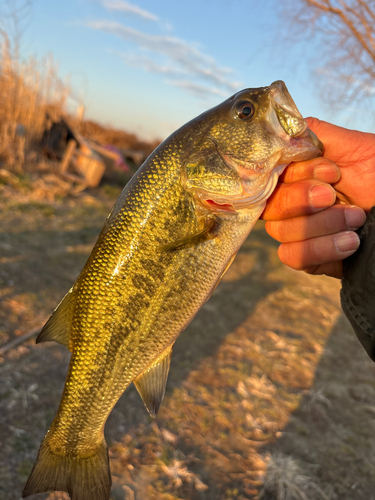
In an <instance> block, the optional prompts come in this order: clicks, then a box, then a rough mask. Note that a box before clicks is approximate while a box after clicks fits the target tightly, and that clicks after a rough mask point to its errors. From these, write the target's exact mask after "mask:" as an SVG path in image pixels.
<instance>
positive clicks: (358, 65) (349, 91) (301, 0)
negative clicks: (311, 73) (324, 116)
mask: <svg viewBox="0 0 375 500" xmlns="http://www.w3.org/2000/svg"><path fill="white" fill-rule="evenodd" d="M279 6H280V7H279V8H280V9H281V14H282V18H283V20H284V26H286V28H287V29H288V32H289V35H288V37H289V39H290V33H291V32H292V33H293V34H294V36H297V37H298V39H299V40H301V39H305V40H306V41H309V43H312V44H313V45H314V46H315V47H316V54H317V55H316V61H315V63H316V66H317V67H318V70H317V73H318V76H319V80H320V82H321V83H323V89H324V92H325V94H326V96H327V97H329V98H330V99H332V97H334V98H336V101H337V100H338V99H339V100H341V101H342V99H343V98H345V97H346V98H348V99H353V98H364V97H370V98H371V97H373V98H374V97H375V0H292V1H281V2H279ZM339 90H341V92H339ZM344 100H345V99H344Z"/></svg>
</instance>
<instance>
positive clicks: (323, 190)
mask: <svg viewBox="0 0 375 500" xmlns="http://www.w3.org/2000/svg"><path fill="white" fill-rule="evenodd" d="M335 199H336V194H335V191H334V189H333V188H332V187H331V186H327V185H325V186H323V185H318V186H313V187H312V188H311V189H310V193H309V201H310V205H311V206H312V207H313V208H327V207H330V206H331V205H333V203H334V202H335Z"/></svg>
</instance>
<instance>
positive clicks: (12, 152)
mask: <svg viewBox="0 0 375 500" xmlns="http://www.w3.org/2000/svg"><path fill="white" fill-rule="evenodd" d="M0 50H1V54H0V161H2V162H3V163H5V164H6V165H7V166H8V168H12V169H13V170H16V171H20V170H21V167H22V165H23V163H24V161H25V152H26V151H27V150H28V148H29V147H30V145H32V144H33V142H34V141H35V140H37V139H39V138H40V136H41V133H42V131H43V125H44V119H45V112H46V111H47V110H48V111H49V112H50V114H51V115H56V114H57V115H58V114H61V113H62V112H63V110H64V107H65V103H66V100H67V98H68V95H69V87H68V85H67V84H65V83H63V82H62V81H61V79H60V78H59V76H58V67H57V65H56V64H55V63H54V61H53V58H52V56H49V57H46V58H44V59H42V60H41V61H38V60H36V59H35V58H33V57H30V58H29V59H28V60H26V61H23V62H21V61H20V60H19V59H18V58H15V57H13V56H12V47H11V43H10V41H9V38H8V37H7V36H6V35H5V34H3V41H2V44H1V47H0Z"/></svg>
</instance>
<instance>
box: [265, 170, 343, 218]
mask: <svg viewBox="0 0 375 500" xmlns="http://www.w3.org/2000/svg"><path fill="white" fill-rule="evenodd" d="M335 200H336V193H335V190H334V189H333V187H332V186H330V185H329V184H325V183H323V182H320V181H314V180H311V179H308V180H305V181H297V182H293V183H291V184H285V183H279V184H278V185H277V186H276V189H275V191H274V192H273V194H272V195H271V196H270V198H269V199H268V201H267V205H266V208H265V210H264V212H263V214H262V217H261V218H262V219H264V220H284V219H290V218H291V217H299V216H302V215H310V214H314V213H316V212H318V211H321V210H323V209H324V208H328V207H330V206H331V205H333V204H334V202H335Z"/></svg>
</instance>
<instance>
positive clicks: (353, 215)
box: [345, 207, 366, 229]
mask: <svg viewBox="0 0 375 500" xmlns="http://www.w3.org/2000/svg"><path fill="white" fill-rule="evenodd" d="M345 220H346V225H347V227H348V229H358V228H359V227H361V226H363V224H364V223H365V220H366V214H365V212H364V211H363V210H362V208H359V207H348V208H345Z"/></svg>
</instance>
